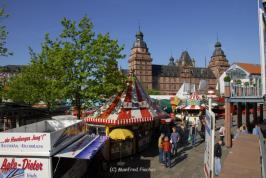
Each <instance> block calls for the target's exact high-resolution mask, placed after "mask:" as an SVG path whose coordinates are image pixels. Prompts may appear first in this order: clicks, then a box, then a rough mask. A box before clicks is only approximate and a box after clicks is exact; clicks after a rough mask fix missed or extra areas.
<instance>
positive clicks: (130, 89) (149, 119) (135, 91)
mask: <svg viewBox="0 0 266 178" xmlns="http://www.w3.org/2000/svg"><path fill="white" fill-rule="evenodd" d="M165 117H167V114H166V113H165V112H164V111H162V110H161V109H160V107H159V106H158V105H156V104H155V103H154V102H152V100H151V98H150V97H149V95H148V94H147V93H146V92H145V90H144V89H143V88H142V86H141V83H140V82H139V81H138V80H137V78H135V77H134V76H130V77H129V78H128V81H127V86H126V88H125V90H124V91H123V92H121V93H118V94H117V95H116V96H113V97H111V99H110V100H109V101H108V102H107V103H106V104H105V105H103V106H102V107H101V108H99V109H98V110H96V111H95V112H94V114H93V115H91V116H89V117H87V118H85V119H84V120H85V121H86V122H87V123H88V125H89V126H90V127H94V128H97V129H96V130H99V129H100V130H101V131H103V128H104V130H105V132H104V133H105V135H107V136H109V134H110V132H112V131H113V130H114V129H128V130H130V131H132V133H133V135H134V138H132V139H131V140H125V141H124V142H123V145H122V147H123V148H125V149H122V155H129V153H130V154H134V153H136V152H138V151H142V150H143V149H145V148H146V147H148V145H149V143H150V140H151V137H152V135H154V134H157V133H156V128H158V126H159V120H160V119H161V118H165ZM101 133H103V132H101ZM124 145H126V146H124ZM115 150H116V151H117V150H119V144H118V141H117V140H114V139H110V141H109V142H108V143H107V144H106V145H105V151H104V156H105V158H106V159H117V156H116V153H115V152H116V151H115Z"/></svg>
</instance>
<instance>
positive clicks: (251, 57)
mask: <svg viewBox="0 0 266 178" xmlns="http://www.w3.org/2000/svg"><path fill="white" fill-rule="evenodd" d="M3 2H4V4H5V7H6V11H7V13H9V14H10V17H9V18H7V19H4V20H1V23H3V24H4V25H6V26H7V28H8V31H9V37H8V41H7V43H8V48H9V49H10V50H11V51H12V52H13V53H14V55H13V56H10V57H0V65H7V64H27V63H29V53H28V47H29V46H31V47H32V48H33V49H34V50H35V51H37V52H38V51H39V50H40V44H41V42H42V41H43V38H44V34H45V33H46V32H48V33H50V35H51V36H52V37H56V36H57V35H58V34H59V33H60V30H61V25H60V20H61V19H62V18H63V17H67V18H71V19H74V20H80V19H81V18H82V17H83V16H84V15H87V16H88V17H89V18H90V19H91V20H92V22H93V23H94V30H95V31H96V33H106V32H109V33H110V35H111V37H112V38H114V39H117V40H118V41H119V43H120V44H124V45H125V50H124V51H123V54H126V55H127V57H126V58H125V59H123V60H122V61H120V65H121V66H122V67H123V68H127V59H128V55H129V54H130V49H131V47H132V44H133V42H134V39H135V33H136V32H137V30H138V23H140V24H141V31H142V32H143V33H144V39H145V41H146V43H147V45H148V47H149V50H150V52H151V56H152V58H153V63H154V64H167V63H168V61H169V58H170V55H171V51H172V54H173V56H174V58H175V59H176V58H179V57H180V55H181V52H182V51H183V50H188V51H189V54H190V56H191V57H193V58H195V60H196V65H197V66H204V63H205V62H204V58H205V56H206V58H207V61H209V60H210V57H211V55H212V52H213V50H214V44H215V42H216V38H217V34H218V37H219V41H221V43H222V48H223V50H224V51H225V54H226V55H227V58H228V60H229V61H230V63H233V62H249V63H259V41H258V40H259V38H258V19H257V1H256V0H222V1H221V0H145V1H144V0H42V1H41V0H39V1H36V0H9V1H7V0H3V1H2V4H3Z"/></svg>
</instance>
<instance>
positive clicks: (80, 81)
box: [8, 17, 126, 117]
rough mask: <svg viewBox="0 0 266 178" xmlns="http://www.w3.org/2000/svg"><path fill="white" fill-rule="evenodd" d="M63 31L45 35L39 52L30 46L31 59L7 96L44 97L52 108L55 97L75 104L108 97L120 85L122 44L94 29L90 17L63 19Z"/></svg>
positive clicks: (31, 99) (122, 79)
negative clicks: (54, 37)
mask: <svg viewBox="0 0 266 178" xmlns="http://www.w3.org/2000/svg"><path fill="white" fill-rule="evenodd" d="M61 23H62V25H63V31H62V33H61V34H60V36H59V37H58V38H57V39H55V40H51V39H50V38H49V36H48V35H46V36H45V40H44V42H43V43H42V49H41V52H40V53H38V54H37V53H35V52H33V51H32V50H30V55H31V59H32V60H31V63H30V64H29V65H28V66H27V67H26V68H25V69H24V70H23V71H22V72H21V74H20V75H18V76H17V77H14V78H13V79H12V80H11V81H10V83H9V90H8V96H9V97H10V98H12V99H14V100H22V101H24V102H27V103H35V102H37V101H44V102H46V103H47V105H48V107H49V108H53V106H54V104H55V102H56V100H57V99H61V98H65V99H71V100H72V101H73V103H74V105H75V106H77V108H78V111H79V112H78V117H80V110H81V105H82V103H83V102H84V101H85V100H87V101H88V100H94V99H97V98H99V96H101V97H102V96H104V97H108V96H110V95H112V94H114V93H116V92H118V91H120V90H121V89H122V88H123V85H124V84H125V80H126V78H125V76H124V75H123V74H122V73H121V72H120V71H119V70H118V67H117V63H118V61H117V60H118V59H121V58H123V57H124V55H122V54H121V51H122V50H123V47H120V46H119V45H118V41H117V40H112V39H111V38H110V36H109V34H104V35H103V34H98V35H97V36H96V35H95V33H94V32H93V30H92V28H93V25H92V23H91V21H90V20H89V19H88V18H87V17H84V18H83V19H82V20H81V21H80V22H78V23H76V22H75V21H71V20H68V19H66V18H64V19H63V20H62V22H61Z"/></svg>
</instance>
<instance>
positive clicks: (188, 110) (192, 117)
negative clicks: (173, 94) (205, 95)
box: [180, 92, 205, 124]
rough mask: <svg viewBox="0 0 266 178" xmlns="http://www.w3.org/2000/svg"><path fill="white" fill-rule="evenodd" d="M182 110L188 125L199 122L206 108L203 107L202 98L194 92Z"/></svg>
mask: <svg viewBox="0 0 266 178" xmlns="http://www.w3.org/2000/svg"><path fill="white" fill-rule="evenodd" d="M180 110H181V112H182V113H183V115H184V116H186V121H187V122H188V124H191V123H192V122H194V121H196V122H199V120H200V119H201V118H202V116H203V115H204V114H205V106H203V105H202V97H201V96H200V95H198V93H197V92H193V93H192V94H191V95H190V97H189V99H187V100H186V103H185V104H184V106H182V107H181V109H180Z"/></svg>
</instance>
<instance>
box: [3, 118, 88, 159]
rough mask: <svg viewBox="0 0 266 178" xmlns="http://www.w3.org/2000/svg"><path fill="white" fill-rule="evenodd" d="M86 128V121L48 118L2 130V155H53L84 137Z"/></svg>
mask: <svg viewBox="0 0 266 178" xmlns="http://www.w3.org/2000/svg"><path fill="white" fill-rule="evenodd" d="M23 129H24V130H23ZM86 130H87V129H86V125H85V123H84V122H81V121H77V120H75V121H71V120H65V121H56V120H47V121H41V122H38V123H34V124H30V125H25V126H22V127H18V128H15V129H12V130H8V131H7V132H1V134H0V155H4V156H52V155H53V154H55V153H57V152H58V151H59V150H61V149H62V148H65V147H66V146H67V145H69V144H70V143H71V142H73V141H75V140H77V139H78V138H80V137H82V136H83V135H84V134H85V133H86ZM23 131H25V132H23Z"/></svg>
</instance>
